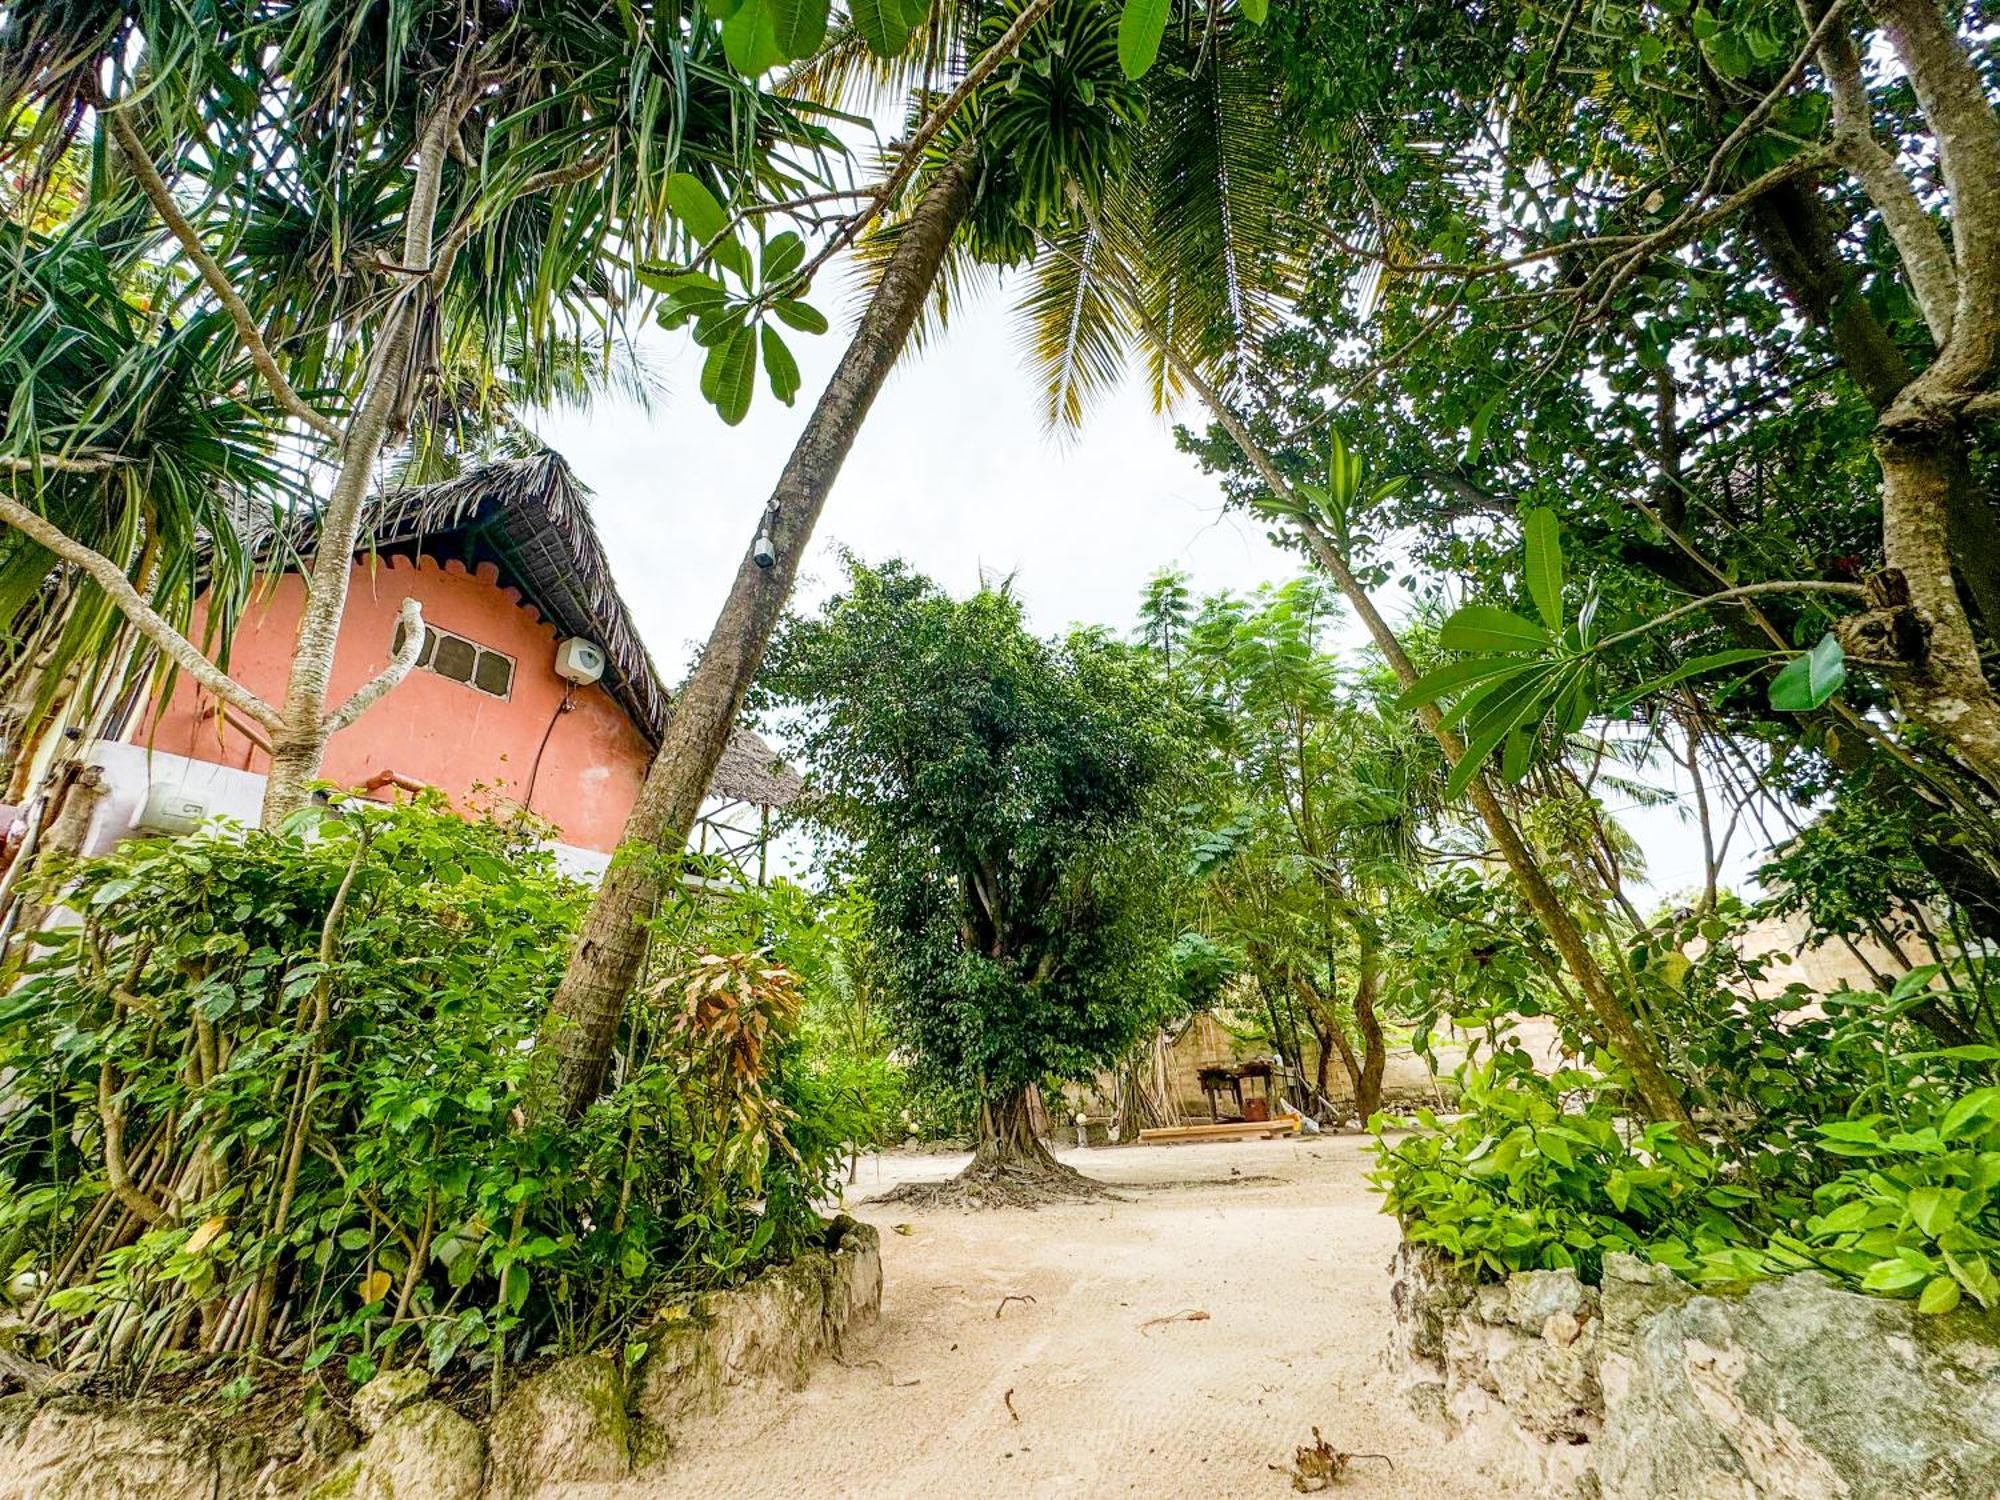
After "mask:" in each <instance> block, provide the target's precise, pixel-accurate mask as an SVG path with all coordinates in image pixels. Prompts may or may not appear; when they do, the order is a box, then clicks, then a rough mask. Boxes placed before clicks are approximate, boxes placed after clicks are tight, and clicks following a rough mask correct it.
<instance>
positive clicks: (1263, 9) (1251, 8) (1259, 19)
mask: <svg viewBox="0 0 2000 1500" xmlns="http://www.w3.org/2000/svg"><path fill="white" fill-rule="evenodd" d="M1236 9H1237V10H1238V11H1239V12H1241V13H1242V16H1243V19H1244V20H1246V21H1248V22H1249V23H1250V24H1251V25H1252V26H1262V25H1263V24H1264V22H1265V20H1266V18H1268V17H1269V16H1270V14H1271V0H1236Z"/></svg>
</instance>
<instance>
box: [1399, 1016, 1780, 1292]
mask: <svg viewBox="0 0 2000 1500" xmlns="http://www.w3.org/2000/svg"><path fill="white" fill-rule="evenodd" d="M1459 1083H1460V1088H1461V1089H1462V1091H1463V1109H1464V1113H1463V1114H1462V1115H1460V1116H1458V1117H1457V1118H1455V1119H1451V1120H1441V1119H1440V1118H1439V1117H1438V1116H1436V1115H1435V1114H1433V1113H1431V1112H1430V1111H1428V1110H1425V1111H1423V1112H1421V1113H1419V1114H1417V1115H1416V1116H1414V1117H1412V1118H1410V1119H1408V1120H1400V1121H1399V1120H1385V1121H1382V1122H1380V1124H1379V1125H1378V1127H1377V1136H1376V1139H1377V1162H1378V1165H1377V1171H1376V1173H1375V1178H1374V1180H1375V1182H1376V1185H1377V1186H1379V1187H1380V1188H1381V1189H1382V1190H1383V1192H1384V1194H1385V1204H1384V1207H1385V1208H1386V1210H1387V1211H1388V1212H1390V1213H1393V1214H1396V1215H1397V1216H1399V1217H1400V1218H1401V1220H1402V1222H1403V1232H1404V1236H1405V1238H1407V1239H1410V1240H1412V1241H1415V1242H1416V1243H1418V1244H1425V1245H1435V1246H1436V1247H1437V1248H1438V1249H1440V1250H1442V1251H1443V1252H1444V1253H1445V1254H1446V1255H1448V1256H1450V1257H1451V1258H1452V1259H1453V1260H1456V1261H1458V1262H1460V1263H1461V1264H1463V1265H1466V1266H1468V1267H1471V1268H1473V1269H1474V1270H1476V1271H1477V1272H1479V1273H1480V1274H1482V1275H1485V1276H1488V1277H1501V1276H1505V1275H1506V1274H1508V1273H1509V1272H1512V1271H1527V1270H1553V1269H1556V1268H1558V1267H1574V1268H1576V1269H1577V1271H1578V1272H1579V1274H1581V1275H1582V1277H1583V1278H1584V1279H1585V1280H1586V1281H1596V1280H1597V1279H1598V1276H1599V1274H1600V1272H1601V1270H1602V1266H1603V1259H1604V1256H1605V1254H1606V1253H1607V1252H1609V1251H1614V1250H1618V1251H1624V1252H1626V1253H1628V1254H1635V1255H1636V1254H1646V1253H1649V1252H1653V1251H1655V1250H1657V1249H1659V1248H1663V1246H1662V1242H1663V1241H1664V1242H1671V1243H1672V1244H1673V1245H1675V1246H1677V1247H1679V1248H1680V1250H1681V1251H1682V1256H1681V1258H1682V1259H1691V1258H1693V1257H1694V1256H1697V1255H1701V1254H1706V1253H1708V1252H1710V1251H1729V1250H1734V1249H1736V1248H1737V1247H1739V1246H1740V1245H1741V1244H1742V1243H1743V1242H1744V1239H1745V1236H1744V1233H1743V1231H1742V1229H1741V1228H1740V1226H1739V1223H1738V1218H1737V1216H1738V1215H1739V1214H1741V1213H1742V1211H1743V1210H1744V1209H1745V1208H1746V1207H1747V1206H1748V1204H1749V1203H1750V1202H1751V1201H1752V1200H1753V1199H1754V1197H1755V1195H1754V1193H1752V1192H1750V1191H1748V1190H1747V1189H1745V1188H1744V1187H1742V1186H1740V1185H1737V1184H1734V1183H1731V1182H1729V1181H1727V1180H1726V1179H1725V1176H1724V1173H1723V1170H1722V1166H1721V1164H1720V1163H1719V1162H1718V1160H1717V1159H1716V1157H1715V1156H1714V1155H1713V1154H1712V1153H1711V1152H1710V1151H1708V1150H1707V1149H1705V1148H1703V1147H1701V1146H1698V1145H1693V1144H1690V1143H1688V1142H1685V1141H1683V1140H1681V1139H1680V1138H1679V1136H1678V1135H1677V1134H1676V1133H1675V1131H1674V1129H1673V1127H1672V1126H1669V1125H1648V1126H1644V1127H1636V1126H1632V1125H1629V1124H1628V1123H1627V1122H1626V1120H1625V1119H1624V1117H1623V1106H1622V1098H1621V1093H1620V1091H1619V1090H1618V1089H1616V1088H1615V1087H1614V1086H1613V1085H1612V1084H1611V1083H1609V1082H1608V1081H1607V1080H1605V1079H1603V1078H1601V1077H1599V1076H1597V1075H1596V1074H1592V1073H1586V1072H1582V1071H1580V1070H1574V1069H1569V1070H1564V1071H1562V1072H1559V1073H1556V1074H1554V1075H1553V1076H1544V1075H1542V1074H1538V1073H1536V1072H1535V1071H1534V1068H1533V1066H1532V1065H1531V1064H1530V1062H1529V1060H1528V1059H1527V1058H1526V1057H1525V1056H1523V1055H1522V1054H1520V1053H1519V1052H1517V1051H1512V1050H1507V1051H1502V1052H1501V1053H1500V1054H1498V1055H1497V1056H1496V1057H1494V1058H1493V1059H1491V1060H1490V1061H1488V1062H1486V1063H1484V1064H1480V1065H1468V1066H1467V1067H1466V1068H1464V1069H1463V1070H1462V1071H1461V1073H1460V1075H1459ZM1572 1105H1574V1106H1576V1107H1572ZM1397 1126H1411V1127H1414V1129H1413V1131H1412V1133H1411V1134H1409V1135H1406V1136H1401V1137H1400V1138H1398V1137H1396V1136H1394V1135H1392V1134H1390V1133H1389V1132H1390V1131H1391V1130H1392V1129H1394V1128H1395V1127H1397Z"/></svg>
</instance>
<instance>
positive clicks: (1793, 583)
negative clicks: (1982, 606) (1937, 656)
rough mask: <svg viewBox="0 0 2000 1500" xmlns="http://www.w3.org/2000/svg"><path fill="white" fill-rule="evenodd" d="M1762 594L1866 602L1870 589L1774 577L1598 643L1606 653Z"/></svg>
mask: <svg viewBox="0 0 2000 1500" xmlns="http://www.w3.org/2000/svg"><path fill="white" fill-rule="evenodd" d="M1760 594H1845V595H1847V596H1848V597H1850V598H1857V599H1866V598H1867V597H1868V589H1867V587H1866V585H1864V584H1859V583H1842V582H1839V581H1836V580H1833V579H1821V578H1795V579H1783V578H1774V579H1771V580H1769V581H1768V582H1765V583H1744V584H1738V585H1737V586H1736V587H1735V588H1728V589H1723V590H1722V591H1721V592H1719V593H1714V594H1703V595H1702V596H1701V597H1700V598H1699V599H1692V600H1689V601H1688V602H1687V603H1686V604H1682V605H1679V606H1677V607H1675V608H1673V609H1670V610H1668V611H1667V612H1666V613H1665V614H1663V615H1655V616H1653V618H1652V619H1650V620H1647V621H1646V622H1645V623H1644V624H1643V625H1634V626H1633V627H1632V628H1631V629H1630V630H1621V631H1620V632H1619V633H1618V634H1617V635H1612V636H1606V637H1605V638H1604V639H1603V640H1601V641H1599V642H1598V643H1597V649H1598V650H1599V651H1605V650H1608V649H1610V648H1611V647H1613V646H1616V645H1619V644H1620V643H1622V642H1624V641H1630V640H1636V639H1638V638H1639V637H1640V636H1642V635H1645V634H1647V633H1649V632H1651V631H1654V630H1658V629H1659V628H1660V627H1661V626H1662V625H1665V624H1667V623H1668V622H1670V621H1673V620H1678V619H1681V618H1683V617H1684V616H1687V615H1691V614H1694V613H1696V612H1697V611H1700V610H1704V609H1707V608H1708V607H1709V605H1711V604H1727V603H1728V602H1729V601H1730V600H1732V599H1754V598H1756V597H1758V596H1759V595H1760Z"/></svg>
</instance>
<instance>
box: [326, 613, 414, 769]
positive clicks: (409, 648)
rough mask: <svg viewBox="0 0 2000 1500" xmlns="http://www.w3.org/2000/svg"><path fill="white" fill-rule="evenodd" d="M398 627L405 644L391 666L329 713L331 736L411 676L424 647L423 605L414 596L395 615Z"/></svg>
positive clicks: (328, 731)
mask: <svg viewBox="0 0 2000 1500" xmlns="http://www.w3.org/2000/svg"><path fill="white" fill-rule="evenodd" d="M396 629H397V630H398V631H400V632H401V633H402V644H401V645H399V646H397V647H396V649H395V654H394V655H392V656H391V657H390V658H389V665H387V666H386V667H384V668H383V669H382V670H381V671H380V672H377V673H376V674H375V675H374V676H373V677H371V678H369V679H368V681H366V682H364V683H363V684H362V685H361V686H360V687H358V688H356V689H355V690H354V693H353V696H351V697H350V698H349V699H348V700H347V701H346V702H345V703H343V704H341V705H340V707H338V708H336V709H335V710H334V711H333V712H332V713H330V714H328V715H327V716H326V719H325V724H326V732H327V733H328V734H329V735H333V734H338V733H339V732H340V731H341V730H343V729H345V728H346V727H347V726H348V725H350V724H352V723H353V722H354V721H355V720H356V719H358V718H360V717H361V716H362V714H364V713H366V712H367V711H368V710H369V709H370V708H372V707H373V706H374V704H375V700H376V699H378V698H380V697H381V696H382V695H383V694H384V693H386V692H388V691H389V689H390V688H392V687H394V686H395V685H396V684H397V683H399V682H401V681H402V680H403V679H404V678H405V677H407V676H409V675H410V669H411V668H412V667H414V666H415V665H416V664H417V658H418V657H419V656H420V655H422V654H423V649H424V609H423V606H422V605H421V604H419V603H417V601H416V600H414V599H405V600H404V601H403V608H402V611H401V612H400V613H399V614H398V615H397V616H396ZM391 639H392V640H393V639H394V637H393V636H392V637H391Z"/></svg>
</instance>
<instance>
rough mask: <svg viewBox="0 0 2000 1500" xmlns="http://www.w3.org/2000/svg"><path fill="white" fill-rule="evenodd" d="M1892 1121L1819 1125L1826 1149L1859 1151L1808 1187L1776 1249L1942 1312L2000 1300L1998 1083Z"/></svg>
mask: <svg viewBox="0 0 2000 1500" xmlns="http://www.w3.org/2000/svg"><path fill="white" fill-rule="evenodd" d="M1928 1113H1929V1115H1930V1117H1929V1118H1927V1119H1925V1120H1924V1121H1923V1122H1922V1123H1920V1124H1917V1123H1905V1124H1903V1125H1901V1126H1897V1125H1895V1124H1894V1122H1892V1121H1890V1120H1889V1119H1888V1118H1887V1117H1885V1116H1883V1115H1866V1116H1863V1117H1861V1118H1859V1119H1849V1120H1837V1121H1833V1122H1830V1123H1828V1124H1826V1125H1822V1126H1821V1127H1820V1129H1819V1134H1820V1137H1821V1141H1822V1144H1823V1145H1824V1147H1825V1149H1826V1150H1828V1151H1830V1152H1833V1153H1835V1154H1837V1155H1840V1156H1844V1157H1853V1158H1857V1159H1858V1160H1859V1161H1860V1162H1861V1163H1863V1164H1862V1165H1857V1166H1855V1167H1853V1168H1850V1169H1849V1170H1848V1171H1845V1172H1842V1173H1841V1174H1840V1175H1839V1176H1838V1177H1836V1178H1834V1179H1833V1181H1831V1182H1829V1183H1827V1184H1826V1185H1825V1186H1823V1187H1821V1188H1820V1189H1819V1191H1818V1192H1817V1193H1815V1194H1814V1206H1815V1208H1816V1210H1817V1212H1815V1213H1814V1214H1813V1215H1812V1216H1811V1217H1810V1218H1808V1219H1807V1220H1806V1221H1805V1223H1804V1225H1803V1226H1802V1227H1801V1228H1800V1229H1799V1231H1798V1233H1797V1234H1796V1235H1795V1236H1786V1237H1785V1238H1784V1239H1783V1240H1782V1241H1780V1242H1778V1243H1777V1249H1779V1250H1781V1251H1785V1252H1789V1256H1788V1257H1787V1258H1788V1259H1789V1257H1790V1256H1796V1257H1797V1259H1798V1260H1799V1261H1805V1262H1810V1263H1811V1264H1814V1265H1816V1266H1818V1267H1820V1268H1822V1269H1825V1270H1828V1271H1831V1272H1833V1273H1835V1274H1836V1275H1838V1276H1840V1277H1842V1278H1843V1279H1844V1280H1846V1281H1848V1282H1849V1283H1850V1284H1852V1285H1854V1286H1856V1287H1858V1288H1859V1289H1860V1290H1862V1291H1868V1292H1879V1293H1883V1294H1885V1295H1888V1296H1914V1297H1916V1298H1917V1305H1918V1307H1919V1308H1920V1309H1921V1310H1922V1311H1924V1312H1935V1313H1942V1312H1949V1311H1951V1309H1952V1308H1954V1307H1956V1306H1958V1304H1959V1302H1960V1301H1961V1299H1962V1298H1963V1297H1964V1296H1966V1295H1970V1296H1971V1297H1972V1298H1973V1300H1974V1301H1976V1302H1977V1303H1978V1304H1979V1305H1980V1306H1981V1307H1986V1308H1992V1307H1996V1306H2000V1279H1996V1277H1995V1274H1994V1269H1993V1267H1994V1262H1995V1260H1996V1259H2000V1198H1996V1196H1995V1188H1996V1187H2000V1088H1977V1089H1973V1090H1971V1091H1970V1092H1968V1093H1965V1094H1963V1095H1960V1096H1959V1097H1957V1098H1955V1099H1952V1100H1950V1101H1949V1102H1948V1103H1945V1104H1944V1105H1943V1107H1942V1108H1941V1109H1935V1110H1933V1111H1930V1112H1928Z"/></svg>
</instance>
